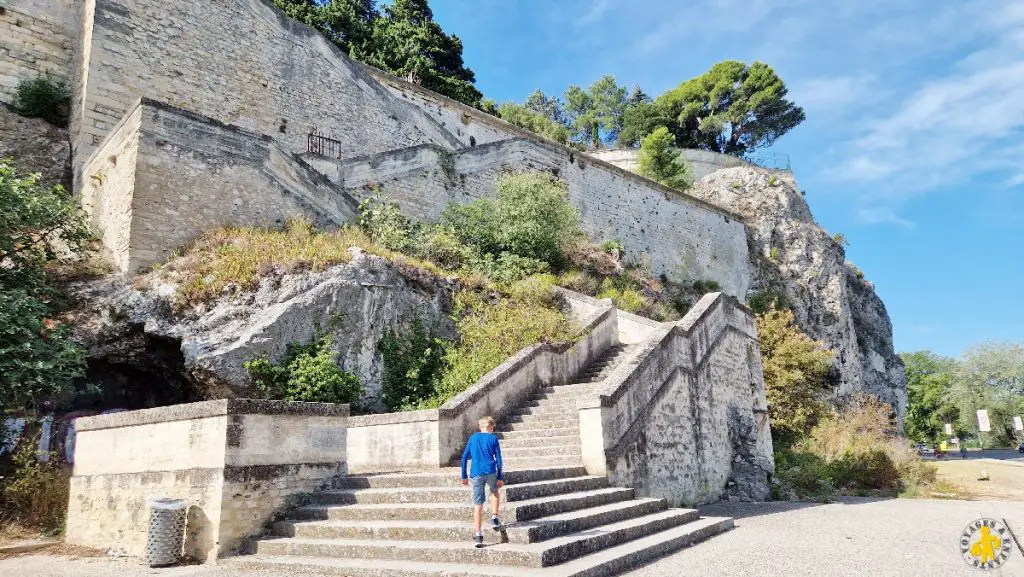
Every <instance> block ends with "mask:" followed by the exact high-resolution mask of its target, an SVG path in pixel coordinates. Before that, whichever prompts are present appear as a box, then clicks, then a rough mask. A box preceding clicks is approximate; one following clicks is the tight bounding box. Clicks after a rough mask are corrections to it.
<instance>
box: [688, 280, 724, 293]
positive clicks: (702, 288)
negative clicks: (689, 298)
mask: <svg viewBox="0 0 1024 577" xmlns="http://www.w3.org/2000/svg"><path fill="white" fill-rule="evenodd" d="M720 290H722V287H721V285H719V284H718V281H713V280H695V281H693V292H695V293H697V294H700V295H705V294H707V293H713V292H718V291H720Z"/></svg>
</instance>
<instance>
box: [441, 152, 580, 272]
mask: <svg viewBox="0 0 1024 577" xmlns="http://www.w3.org/2000/svg"><path fill="white" fill-rule="evenodd" d="M441 224H442V225H444V226H447V227H448V228H449V229H450V230H452V231H454V232H455V233H456V234H458V235H459V238H460V239H461V240H462V242H464V243H466V244H469V245H472V246H474V247H476V248H477V249H478V250H479V251H480V252H481V253H484V254H490V255H492V256H493V257H494V258H495V259H496V260H497V259H499V257H500V255H501V254H502V253H508V254H510V255H515V256H517V257H521V258H527V259H534V260H539V261H543V262H546V263H548V264H550V265H551V266H553V267H560V266H562V265H563V264H564V262H565V250H566V248H567V247H568V246H569V245H570V244H571V243H572V242H573V241H574V240H576V239H577V238H579V237H580V236H581V235H582V233H581V232H580V228H579V215H578V214H577V212H576V209H575V208H574V207H573V206H572V205H571V204H569V201H568V200H567V192H566V190H565V187H564V185H562V184H561V183H559V182H558V181H557V180H555V179H554V178H553V177H552V176H550V175H546V174H543V173H539V172H524V173H509V174H504V175H502V177H501V178H500V179H499V181H498V198H497V200H491V199H480V200H476V201H473V202H471V203H469V204H465V205H452V206H450V207H448V208H447V209H445V211H444V213H443V214H442V216H441Z"/></svg>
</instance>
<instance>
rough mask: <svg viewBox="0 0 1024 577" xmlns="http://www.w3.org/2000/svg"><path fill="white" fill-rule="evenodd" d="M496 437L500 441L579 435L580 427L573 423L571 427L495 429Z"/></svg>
mask: <svg viewBox="0 0 1024 577" xmlns="http://www.w3.org/2000/svg"><path fill="white" fill-rule="evenodd" d="M497 434H498V438H499V439H501V441H502V442H505V441H506V440H514V439H539V438H545V437H570V436H573V437H579V436H580V428H579V424H578V423H577V424H576V425H573V426H572V427H559V428H556V429H526V430H522V429H519V430H514V431H497Z"/></svg>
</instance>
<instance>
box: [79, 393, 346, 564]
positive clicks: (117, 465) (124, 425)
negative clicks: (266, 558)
mask: <svg viewBox="0 0 1024 577" xmlns="http://www.w3.org/2000/svg"><path fill="white" fill-rule="evenodd" d="M347 419H348V405H326V404H321V403H289V402H283V401H252V400H245V399H235V400H220V401H208V402H203V403H191V404H186V405H175V406H170V407H162V408H158V409H147V410H142V411H129V412H124V413H114V414H110V415H101V416H96V417H83V418H79V419H77V420H76V421H75V427H76V431H77V438H76V446H75V467H74V475H73V476H72V478H71V497H70V501H69V504H68V520H67V529H66V535H65V538H66V540H67V542H68V543H71V544H74V545H82V546H86V547H95V548H99V549H112V550H116V551H121V552H123V553H126V554H128V555H133V556H141V555H142V553H143V551H144V547H145V543H146V531H147V527H148V523H149V510H148V507H147V502H148V501H149V500H151V499H155V498H160V497H170V498H178V499H186V500H187V501H188V502H189V505H190V507H189V513H188V525H187V528H186V543H185V553H186V555H188V556H189V557H191V558H194V559H197V560H200V561H212V560H214V559H216V558H217V557H222V556H225V555H228V554H231V553H233V552H236V551H238V550H239V549H240V548H241V547H243V546H244V544H245V540H246V539H247V538H248V537H252V536H255V535H258V534H260V533H261V532H262V531H263V529H264V526H265V525H266V524H267V523H268V522H269V521H271V520H272V519H273V518H274V517H275V516H276V515H278V514H280V513H283V512H284V511H286V510H287V509H288V508H290V507H291V506H292V505H293V504H294V502H293V498H294V497H295V496H296V495H299V494H302V493H307V492H309V491H313V490H316V489H318V488H320V487H323V486H326V485H329V484H330V483H331V481H332V480H333V479H334V478H336V477H337V476H339V475H344V474H345V473H346V472H347V465H346V456H345V448H346V426H347Z"/></svg>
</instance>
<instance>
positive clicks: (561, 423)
mask: <svg viewBox="0 0 1024 577" xmlns="http://www.w3.org/2000/svg"><path fill="white" fill-rule="evenodd" d="M579 425H580V419H579V417H578V416H577V417H575V418H572V419H552V418H548V417H531V416H530V415H526V416H525V417H514V418H513V419H510V420H509V421H508V422H505V423H502V425H501V427H500V431H501V432H506V431H532V430H534V429H569V428H578V427H579Z"/></svg>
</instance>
